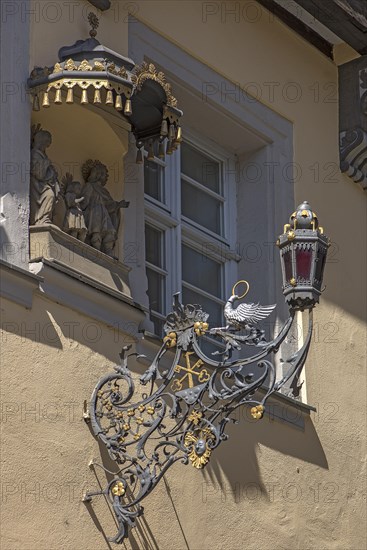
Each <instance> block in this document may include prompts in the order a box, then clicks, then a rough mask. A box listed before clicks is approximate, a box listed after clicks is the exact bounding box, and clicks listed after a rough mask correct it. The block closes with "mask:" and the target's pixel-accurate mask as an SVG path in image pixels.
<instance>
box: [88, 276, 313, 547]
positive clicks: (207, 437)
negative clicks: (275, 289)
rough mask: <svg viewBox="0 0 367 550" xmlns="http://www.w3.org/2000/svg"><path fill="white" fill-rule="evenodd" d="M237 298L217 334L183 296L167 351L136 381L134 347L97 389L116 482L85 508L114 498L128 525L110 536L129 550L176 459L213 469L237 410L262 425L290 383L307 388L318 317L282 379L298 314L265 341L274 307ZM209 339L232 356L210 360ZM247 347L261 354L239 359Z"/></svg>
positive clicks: (96, 408)
mask: <svg viewBox="0 0 367 550" xmlns="http://www.w3.org/2000/svg"><path fill="white" fill-rule="evenodd" d="M234 292H235V287H234V289H233V294H232V296H231V297H230V298H229V300H228V301H227V303H226V305H225V308H224V317H225V319H226V322H227V325H226V326H224V327H214V328H211V329H209V323H208V322H207V321H208V318H209V316H208V314H207V313H205V312H204V311H203V310H202V308H201V306H199V305H186V306H183V305H182V304H181V303H180V301H179V295H178V294H176V295H175V296H174V304H173V311H172V313H170V314H169V315H168V317H167V320H166V324H165V333H166V336H165V337H164V339H163V344H162V346H161V348H160V349H159V351H158V353H157V355H156V357H155V358H154V360H153V361H152V363H151V364H150V366H149V368H148V369H147V370H146V371H145V373H144V374H143V375H142V376H140V378H139V379H138V380H137V382H135V381H134V379H133V375H132V372H131V371H130V370H129V366H128V365H129V362H130V361H131V360H132V358H133V356H135V357H136V354H132V353H131V352H130V347H129V346H127V347H125V348H123V350H122V353H121V355H120V356H121V363H120V365H118V366H116V367H114V372H113V373H110V374H108V375H106V376H104V377H103V378H101V379H100V380H99V382H98V384H97V385H96V387H95V389H94V391H93V394H92V397H91V402H90V422H91V428H92V430H93V432H94V434H95V436H96V437H97V438H98V439H100V440H101V442H102V443H103V444H104V445H105V446H106V448H107V450H108V453H109V456H110V457H111V459H112V460H113V461H114V462H115V463H116V466H117V468H116V472H115V476H114V478H113V479H112V481H109V483H108V484H107V486H106V487H105V488H104V489H103V490H100V491H95V492H88V493H86V494H85V496H84V501H88V500H91V498H92V497H93V496H95V495H101V494H104V495H105V496H106V497H107V499H108V500H109V502H110V504H111V506H112V508H113V510H114V512H115V515H116V519H117V522H118V526H119V528H118V533H117V534H116V535H115V536H114V537H112V538H111V539H109V540H110V541H112V542H115V543H122V541H123V539H124V538H125V537H126V536H127V534H128V530H129V528H131V527H133V526H134V524H135V521H136V518H137V517H138V516H140V515H141V514H142V513H143V508H142V506H141V502H142V501H143V500H144V498H145V497H147V496H148V495H149V494H150V493H151V492H152V491H153V489H154V488H155V486H156V485H157V484H158V483H159V481H160V480H161V479H162V477H163V475H164V474H165V473H166V472H167V470H168V469H169V468H170V467H171V466H172V465H173V464H174V463H175V462H178V461H180V462H181V463H183V464H191V465H192V466H193V467H195V468H197V469H202V468H205V466H206V465H207V464H208V463H209V462H210V459H211V455H212V453H213V452H214V450H215V449H216V448H217V447H218V445H220V444H221V442H222V441H225V440H226V439H227V438H228V435H227V434H226V426H227V424H228V423H229V422H234V423H235V422H236V420H235V418H234V415H233V413H234V411H235V410H236V409H237V408H238V407H241V406H242V405H247V406H250V412H251V415H252V417H253V418H254V419H255V420H260V419H261V418H262V417H263V415H264V413H265V410H266V400H267V399H268V397H269V396H270V395H271V394H272V393H273V392H275V391H278V390H279V389H280V388H281V387H282V386H284V385H285V384H286V383H287V382H288V383H289V382H290V380H291V381H292V380H293V381H294V380H295V381H296V382H295V383H298V380H299V374H300V371H301V369H302V367H303V365H304V362H305V359H306V356H307V352H308V348H309V345H310V340H311V333H312V317H311V311H310V324H309V333H308V336H307V338H306V340H305V343H304V345H303V346H302V347H301V348H300V349H299V350H298V351H297V352H296V353H294V354H293V355H292V356H291V357H289V358H286V359H285V360H286V362H287V363H288V364H289V365H290V368H289V371H288V374H287V375H286V376H284V377H283V378H282V379H281V380H280V381H278V382H276V376H275V366H274V363H273V362H272V357H273V355H274V354H276V353H277V352H278V350H279V348H280V346H281V344H282V342H284V340H285V339H286V337H287V335H288V334H289V332H290V330H291V327H292V325H293V321H294V311H293V310H291V311H290V316H289V318H288V320H287V321H286V322H285V324H284V326H283V327H282V329H281V330H280V332H279V334H278V335H277V336H276V337H275V338H274V339H273V340H272V341H266V339H265V336H264V331H262V330H259V329H258V328H256V327H255V324H256V323H257V322H258V321H259V320H261V319H263V318H265V317H267V316H268V315H269V314H270V313H271V312H272V310H273V309H274V307H275V306H260V305H259V304H244V303H242V304H240V305H239V306H238V307H237V308H235V307H234V303H235V302H236V300H238V299H239V297H238V296H236V295H235V294H234ZM208 333H210V334H211V335H212V336H213V337H215V338H217V339H218V340H219V342H221V343H222V350H223V351H221V352H217V354H216V355H215V354H214V355H213V354H212V355H211V357H208V356H206V355H205V354H204V353H203V351H202V349H201V347H200V345H199V343H200V339H201V338H202V337H203V336H204V335H205V334H208ZM243 345H250V346H252V347H253V348H255V353H254V354H253V355H252V356H250V357H245V358H242V359H238V358H232V357H233V351H234V350H236V352H237V355H239V354H240V351H241V347H242V346H243ZM172 352H173V353H172ZM163 358H164V361H163ZM169 358H170V359H169ZM217 358H218V360H217ZM163 362H164V365H165V366H163ZM167 364H168V365H169V366H168V367H167ZM260 388H262V391H261V392H259V391H258V390H259V389H260ZM264 389H265V391H264ZM101 467H102V468H104V467H103V466H101ZM104 469H105V468H104ZM109 473H111V472H109Z"/></svg>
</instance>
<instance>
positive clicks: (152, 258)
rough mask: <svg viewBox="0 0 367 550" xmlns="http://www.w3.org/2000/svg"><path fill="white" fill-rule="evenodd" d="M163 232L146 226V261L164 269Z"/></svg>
mask: <svg viewBox="0 0 367 550" xmlns="http://www.w3.org/2000/svg"><path fill="white" fill-rule="evenodd" d="M162 248H163V232H162V231H159V229H155V228H154V227H152V226H151V225H148V224H145V259H146V261H147V262H149V263H151V264H153V265H156V266H158V267H163V250H162Z"/></svg>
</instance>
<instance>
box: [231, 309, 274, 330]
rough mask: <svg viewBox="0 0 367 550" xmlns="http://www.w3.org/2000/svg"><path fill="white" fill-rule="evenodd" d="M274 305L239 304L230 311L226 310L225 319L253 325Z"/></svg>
mask: <svg viewBox="0 0 367 550" xmlns="http://www.w3.org/2000/svg"><path fill="white" fill-rule="evenodd" d="M275 307H276V304H274V305H271V306H261V305H260V304H240V305H239V306H238V307H237V308H235V309H232V311H230V312H229V311H227V312H226V313H227V319H228V320H229V321H236V322H237V323H246V324H249V325H254V324H255V323H258V322H259V321H261V320H262V319H266V317H268V316H269V315H270V313H271V312H272V311H273V309H274V308H275Z"/></svg>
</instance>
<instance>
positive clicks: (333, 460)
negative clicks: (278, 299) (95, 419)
mask: <svg viewBox="0 0 367 550" xmlns="http://www.w3.org/2000/svg"><path fill="white" fill-rule="evenodd" d="M112 3H113V4H114V6H115V7H114V11H110V12H106V14H104V15H103V17H102V19H101V24H100V30H99V35H98V36H99V37H100V39H101V41H104V43H105V44H106V45H107V46H110V47H111V48H115V49H118V50H119V51H120V52H121V53H126V51H127V38H128V32H127V22H126V21H125V19H126V15H127V4H128V3H124V2H114V0H112ZM39 4H42V3H39ZM60 4H61V5H64V4H63V3H62V2H60ZM129 4H130V10H131V11H133V12H134V14H135V16H136V17H138V18H139V19H140V20H142V21H143V22H146V23H147V24H148V25H150V26H152V27H153V28H154V29H156V30H157V31H158V32H160V33H161V34H163V35H164V36H166V37H167V38H169V39H170V40H172V41H173V42H175V43H176V44H179V45H180V46H181V47H182V48H183V49H185V50H187V51H189V52H190V53H191V54H192V55H193V56H195V57H197V58H198V59H200V60H202V61H203V62H205V63H207V64H208V65H210V66H211V67H212V68H214V69H215V70H216V71H217V72H219V73H220V74H223V75H224V76H225V77H226V78H228V79H230V80H232V81H233V82H237V83H239V88H238V91H237V93H238V98H239V99H238V100H239V101H241V97H242V96H241V87H242V88H246V85H249V83H252V85H251V86H249V87H248V88H247V89H248V91H254V92H255V93H256V94H257V95H258V98H259V100H261V101H263V102H264V103H266V104H267V105H269V106H270V107H272V108H273V109H274V110H276V111H277V112H279V113H280V114H282V115H283V116H284V117H286V118H287V119H289V120H291V121H292V122H293V124H294V152H295V157H294V161H295V166H294V167H293V170H294V175H295V181H294V187H295V194H296V200H297V201H298V202H299V201H301V200H303V199H304V198H307V199H308V200H309V202H310V203H311V205H312V206H313V208H314V209H315V210H316V212H317V214H318V216H319V219H320V221H321V224H322V225H323V226H324V228H325V231H326V232H327V234H328V235H329V236H330V237H331V239H332V241H333V246H332V248H331V250H330V256H329V262H328V265H327V269H326V273H325V283H326V285H327V289H326V292H325V294H324V296H323V299H322V303H321V304H320V306H318V307H317V309H316V311H315V322H316V327H315V333H314V337H313V341H312V348H311V353H310V356H309V359H308V363H307V368H306V377H307V395H308V401H309V403H310V404H313V405H315V406H316V407H317V408H318V412H317V413H316V414H312V415H311V418H310V419H306V428H305V431H304V432H303V431H301V430H299V429H297V428H295V427H290V426H289V425H282V424H280V423H278V422H270V421H269V420H267V419H265V420H264V421H263V422H261V423H257V424H256V423H251V422H249V421H248V420H246V419H244V418H241V421H240V424H239V425H238V426H234V427H232V428H231V429H230V435H231V437H230V440H229V441H228V442H225V443H224V444H223V445H222V446H221V447H220V448H219V449H218V450H217V451H216V453H215V454H214V455H213V459H212V461H211V465H210V466H209V468H207V469H206V471H204V472H197V471H194V469H193V468H191V467H189V466H187V467H184V466H180V465H176V466H175V467H174V468H173V469H172V470H171V471H170V472H169V473H168V474H167V476H166V478H167V482H168V485H169V489H170V490H168V489H167V487H166V485H165V484H164V482H163V483H162V484H161V485H160V486H159V487H158V488H157V490H156V491H155V492H154V494H152V495H151V496H150V497H149V498H148V499H147V501H146V502H145V519H143V520H142V521H141V522H140V523H139V526H138V527H137V529H136V530H135V531H134V532H133V533H132V536H131V539H130V542H127V543H126V547H127V548H129V547H130V546H132V547H134V548H159V549H164V550H166V549H167V550H178V549H184V548H187V547H189V548H190V549H193V550H194V549H195V550H199V549H200V550H204V549H205V550H207V549H209V548H215V549H224V548H228V547H229V548H233V549H240V548H250V549H252V548H253V549H255V548H257V549H258V548H260V549H261V550H262V549H264V550H270V549H272V548H279V549H280V548H284V549H285V548H287V549H288V548H299V549H306V548H307V549H312V550H319V549H324V548H325V549H326V548H327V549H338V550H345V549H348V550H362V549H363V548H365V546H366V539H365V532H366V529H365V527H366V523H365V472H364V468H365V462H364V445H363V441H364V437H365V414H364V411H365V408H366V402H365V398H366V391H365V389H366V388H365V381H366V377H365V348H366V331H365V312H366V294H365V292H366V290H365V281H366V264H365V250H366V243H365V241H366V196H365V194H363V191H362V190H361V189H360V188H359V187H358V185H356V184H354V183H353V182H352V181H351V180H350V179H349V178H348V177H346V176H343V175H341V174H340V172H339V170H338V119H337V112H338V104H337V95H336V94H337V67H336V66H335V65H334V64H333V63H332V62H331V61H330V60H329V59H327V58H325V57H324V56H323V55H322V54H320V53H319V52H318V51H317V50H316V49H314V48H313V47H312V46H310V45H309V44H307V43H306V42H304V41H303V40H302V39H301V38H299V37H298V36H297V35H295V34H294V33H293V32H292V31H290V30H289V29H288V28H287V27H285V26H284V25H283V24H281V23H280V22H278V21H277V20H275V19H273V18H272V17H270V16H269V15H268V13H267V12H266V11H264V10H263V8H260V6H258V5H257V4H256V3H255V2H239V3H238V4H239V6H240V15H239V16H238V15H235V16H234V15H230V14H229V13H227V12H226V11H225V10H226V6H227V7H228V4H229V3H225V2H210V3H202V2H198V1H185V2H166V1H162V2H159V1H143V2H140V1H137V2H134V3H131V2H130V3H129ZM234 4H237V3H234ZM81 5H87V3H86V2H83V3H81ZM116 6H118V7H116ZM210 6H211V10H212V12H213V13H212V14H209V12H208V9H210ZM65 9H66V8H63V12H62V13H63V16H62V19H60V21H59V22H53V23H50V21H49V20H48V19H47V18H46V17H43V18H42V17H41V18H40V19H37V21H34V20H33V25H32V42H31V51H32V60H31V64H32V65H33V64H37V65H41V66H42V65H43V64H47V63H50V64H51V63H53V62H54V60H55V56H56V51H57V49H58V48H59V47H60V46H61V45H64V44H69V43H71V42H73V41H74V40H76V39H78V38H80V37H84V36H86V35H87V25H86V24H85V23H81V21H80V19H77V18H76V17H74V19H73V20H70V18H69V20H67V18H68V17H69V16H68V15H67V14H66V12H65ZM203 10H204V11H203ZM205 10H206V11H205ZM50 13H51V12H50ZM76 13H77V12H76ZM236 13H237V12H236ZM116 14H117V15H116ZM50 17H51V15H50ZM33 19H34V18H33ZM125 48H126V49H125ZM271 90H273V92H274V95H272V93H271ZM223 101H225V97H224V98H223ZM276 168H277V167H276V166H275V167H274V170H275V176H276V177H275V180H278V181H279V180H280V178H282V177H283V175H282V174H277V172H276ZM243 185H246V182H245V181H244V182H243ZM290 185H291V182H290ZM279 230H281V228H279ZM243 261H244V260H243ZM2 307H3V319H4V320H6V321H7V322H12V323H15V325H14V326H13V329H11V328H10V327H9V325H8V329H7V330H6V331H5V335H4V336H3V344H4V345H3V346H2V347H3V350H4V351H3V356H2V364H1V373H2V381H1V382H2V383H1V387H2V392H3V397H2V402H3V418H2V430H3V441H2V461H3V464H2V481H3V493H2V521H3V528H2V531H3V537H4V538H3V542H2V548H3V549H4V550H8V549H9V550H10V549H17V550H18V549H20V548H21V549H29V550H35V549H36V548H37V550H46V549H47V550H49V549H50V548H52V549H54V548H55V549H56V548H58V549H65V550H75V549H76V548H78V549H83V550H84V549H93V550H94V549H99V548H101V549H102V548H108V544H107V542H106V540H105V538H104V535H103V532H104V531H103V532H101V531H100V530H99V528H98V521H100V522H101V525H102V528H103V529H104V530H106V532H107V533H111V532H113V530H114V526H113V519H112V517H111V515H110V514H109V512H108V511H107V509H106V506H105V504H104V503H103V502H102V500H103V499H101V498H99V499H96V500H95V501H94V502H93V510H94V514H95V516H93V512H92V515H91V514H90V513H89V511H88V509H86V508H85V505H84V504H82V503H81V502H80V495H81V492H82V490H83V488H84V485H85V484H86V486H87V487H88V488H90V487H94V486H96V481H95V477H94V474H93V472H91V471H90V470H88V468H87V462H88V461H89V459H90V458H93V457H97V456H99V450H98V445H97V444H96V443H95V442H94V440H93V438H92V436H91V435H90V433H89V430H88V428H87V426H86V425H85V424H84V422H83V420H82V419H81V409H82V403H83V400H84V399H87V398H88V397H89V395H90V392H91V390H92V388H93V386H94V384H95V382H96V381H97V379H98V378H99V376H101V375H102V374H103V373H105V372H106V371H107V370H108V368H107V367H110V366H111V365H112V364H113V363H114V362H115V358H117V356H118V352H119V351H120V349H121V340H119V339H117V340H119V341H115V340H116V335H115V333H114V331H113V330H111V329H110V328H108V327H107V326H103V325H100V328H101V334H102V336H101V338H100V339H99V340H98V341H97V342H94V343H93V342H91V341H90V338H91V336H89V337H86V334H85V333H84V334H83V330H82V329H81V330H80V331H79V332H78V333H76V334H75V335H74V338H70V337H69V336H70V333H68V332H67V330H66V328H65V327H67V325H65V323H68V322H70V321H77V322H79V323H80V326H83V325H85V324H88V323H92V322H93V321H92V320H91V319H88V318H84V317H82V316H80V315H78V314H76V313H75V312H74V311H71V310H67V309H66V308H64V307H63V306H62V305H58V304H54V303H52V302H49V301H48V300H46V299H44V298H42V297H39V296H36V297H35V300H34V305H33V308H32V309H31V310H25V309H24V308H22V307H21V306H17V305H15V304H13V303H11V302H8V301H6V300H4V303H3V306H2ZM21 323H25V324H26V326H27V327H28V328H29V327H30V328H33V329H34V328H35V324H36V323H40V326H47V327H50V325H49V323H51V324H52V325H54V326H55V327H60V329H59V328H57V333H58V336H57V338H56V339H55V338H54V337H53V335H52V329H50V328H48V329H47V330H50V331H51V339H52V340H54V341H52V342H51V341H50V334H49V335H48V336H47V333H46V335H44V334H43V335H42V331H41V336H40V338H41V340H42V341H41V342H39V341H35V340H37V339H38V336H37V333H36V337H34V336H33V337H32V336H31V337H29V336H28V337H22V328H21ZM90 330H91V332H92V329H90ZM6 403H8V404H9V403H10V408H9V407H8V408H6V407H7V406H8V405H6ZM22 403H25V407H26V408H25V409H24V408H23V409H22ZM70 403H71V404H72V405H70ZM11 404H13V405H11ZM38 404H39V405H38ZM68 404H69V405H68ZM55 405H56V406H55ZM4 407H5V408H4ZM12 407H13V408H12ZM17 407H19V408H17ZM31 409H33V410H36V416H35V415H34V414H33V415H31V414H27V412H26V411H28V410H31ZM61 410H62V411H63V414H62V418H60V420H57V419H56V420H57V421H56V420H55V421H53V420H52V419H53V417H54V416H55V414H56V413H58V414H59V415H61ZM22 411H23V412H22ZM38 411H40V412H39V413H38ZM70 411H71V412H70ZM4 412H5V418H4ZM37 415H38V416H37ZM69 415H71V417H70V416H69ZM44 417H46V418H44ZM38 420H39V421H38ZM102 479H103V478H102ZM53 487H54V489H53ZM33 489H34V490H35V493H33V494H32V490H33ZM73 491H74V492H73ZM70 494H71V495H72V496H70Z"/></svg>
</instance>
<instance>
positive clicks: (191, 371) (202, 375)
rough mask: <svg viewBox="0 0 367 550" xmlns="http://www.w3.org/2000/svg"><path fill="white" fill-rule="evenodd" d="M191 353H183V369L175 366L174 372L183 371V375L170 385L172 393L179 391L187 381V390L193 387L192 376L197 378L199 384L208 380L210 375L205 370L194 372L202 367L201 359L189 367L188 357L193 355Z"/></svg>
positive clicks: (180, 366)
mask: <svg viewBox="0 0 367 550" xmlns="http://www.w3.org/2000/svg"><path fill="white" fill-rule="evenodd" d="M193 354H194V352H193V351H187V352H186V353H185V360H186V366H185V367H183V366H182V365H176V366H175V372H177V373H180V372H181V371H183V372H184V373H185V374H184V375H183V376H182V377H181V378H176V379H175V380H174V381H173V383H172V390H173V391H175V392H176V391H179V390H182V388H183V382H184V381H185V380H186V379H187V383H188V386H189V388H193V387H194V376H196V377H197V379H198V381H199V382H200V383H203V382H207V381H208V380H209V378H210V375H209V373H208V371H207V370H206V369H201V370H196V369H200V367H201V366H202V365H204V361H202V360H201V359H198V360H197V361H196V363H194V364H193V365H191V363H190V355H193Z"/></svg>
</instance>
